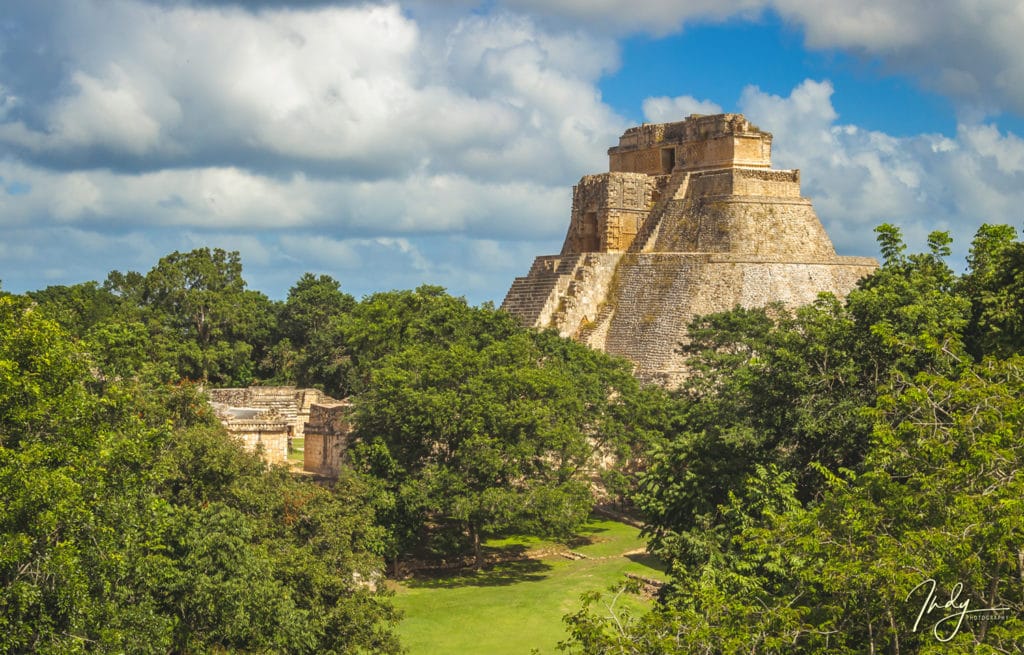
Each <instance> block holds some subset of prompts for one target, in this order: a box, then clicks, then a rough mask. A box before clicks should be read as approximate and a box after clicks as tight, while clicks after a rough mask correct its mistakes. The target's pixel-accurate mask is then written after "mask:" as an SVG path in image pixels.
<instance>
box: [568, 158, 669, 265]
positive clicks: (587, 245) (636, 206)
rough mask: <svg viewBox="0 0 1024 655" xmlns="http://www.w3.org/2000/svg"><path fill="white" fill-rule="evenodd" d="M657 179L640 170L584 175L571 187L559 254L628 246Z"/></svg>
mask: <svg viewBox="0 0 1024 655" xmlns="http://www.w3.org/2000/svg"><path fill="white" fill-rule="evenodd" d="M655 187H656V182H655V180H654V179H653V178H651V177H650V176H648V175H643V174H641V173H605V174H602V175H587V176H586V177H584V178H583V179H581V180H580V182H579V184H577V185H576V186H575V187H573V203H572V214H571V216H570V220H569V229H568V230H567V232H566V236H565V242H564V245H563V246H562V254H563V255H568V254H573V253H583V252H621V251H625V250H628V249H629V245H630V244H631V243H632V242H633V238H634V237H635V236H636V234H637V231H638V230H639V228H640V225H641V224H642V223H643V221H644V219H645V218H646V217H647V214H648V212H649V211H650V208H651V205H652V204H653V195H654V193H655Z"/></svg>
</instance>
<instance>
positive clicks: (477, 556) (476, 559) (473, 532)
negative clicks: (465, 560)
mask: <svg viewBox="0 0 1024 655" xmlns="http://www.w3.org/2000/svg"><path fill="white" fill-rule="evenodd" d="M469 534H470V537H472V539H473V568H474V569H476V570H478V571H479V570H480V567H481V566H483V565H484V554H483V551H482V550H481V548H480V531H479V530H477V529H476V527H475V526H472V525H471V526H469Z"/></svg>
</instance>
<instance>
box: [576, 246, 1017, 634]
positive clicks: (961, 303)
mask: <svg viewBox="0 0 1024 655" xmlns="http://www.w3.org/2000/svg"><path fill="white" fill-rule="evenodd" d="M1014 239H1015V233H1014V232H1013V231H1012V230H1010V229H1007V228H996V227H991V226H985V227H983V228H982V229H981V230H980V231H979V233H978V237H977V238H976V240H975V243H974V247H973V248H972V253H971V257H970V259H969V266H970V268H969V270H968V271H967V272H966V273H965V274H964V275H961V276H958V275H956V274H955V273H954V272H953V271H952V270H951V269H950V268H949V267H948V266H947V265H946V264H945V262H944V257H946V256H948V254H949V239H948V236H946V235H945V234H943V233H936V234H933V235H931V237H930V238H929V249H930V252H928V253H926V254H920V255H910V256H907V255H905V254H904V251H905V246H904V244H903V243H902V240H901V238H900V234H899V231H898V230H897V229H896V228H893V227H891V226H882V228H880V229H879V241H880V244H881V249H882V254H883V257H884V264H883V266H882V268H881V269H880V270H879V271H878V272H877V273H875V274H874V275H873V276H871V277H869V278H866V279H865V280H862V281H861V283H860V284H859V286H858V288H857V289H855V290H854V291H852V292H851V293H850V294H849V296H848V298H847V299H846V301H845V303H839V302H837V301H836V300H835V299H833V298H828V297H824V298H822V299H821V300H820V301H819V302H818V303H817V304H816V305H814V306H811V307H805V308H802V309H799V310H797V311H795V312H787V311H785V310H784V309H782V308H780V307H773V308H768V309H765V310H742V309H737V310H735V311H733V312H728V313H725V314H720V315H715V316H709V317H705V318H703V319H699V320H698V321H696V322H695V323H694V325H693V326H692V329H691V335H692V337H693V339H692V342H691V343H689V344H687V345H686V346H685V348H686V349H687V351H688V352H690V353H691V355H692V358H691V360H690V362H691V364H692V366H693V367H694V375H693V376H692V378H691V379H690V380H689V383H688V384H687V386H686V388H685V389H684V390H682V392H681V393H680V394H679V395H678V397H677V398H676V400H677V404H676V406H675V410H674V413H673V415H671V416H670V417H668V418H667V419H666V420H665V421H664V422H663V426H664V429H663V430H662V431H661V435H662V436H661V437H659V438H656V439H655V442H656V443H655V444H654V446H653V450H652V454H651V464H650V466H649V467H648V468H647V469H646V470H645V471H644V472H643V473H641V475H640V484H639V488H638V491H637V493H636V495H635V499H636V501H637V503H638V505H639V506H640V507H641V508H642V509H643V510H644V511H645V513H646V514H647V517H648V519H649V524H648V531H649V532H650V533H651V535H652V537H653V539H652V545H653V547H654V548H655V550H656V552H658V553H659V554H660V555H661V556H662V557H664V558H665V559H666V561H667V562H669V564H670V567H671V569H670V570H671V573H672V583H671V584H670V586H669V587H668V588H667V589H666V591H665V593H664V596H663V598H662V602H661V604H660V606H659V608H658V609H657V610H656V611H654V612H652V613H650V614H648V615H646V616H642V617H635V616H634V617H628V616H621V615H615V616H610V615H608V614H607V613H601V612H598V611H596V609H594V608H595V606H594V605H593V604H592V603H594V602H596V601H597V597H590V598H589V599H588V602H589V603H591V605H590V607H589V608H585V609H584V610H582V611H580V612H578V613H576V614H573V615H572V616H570V617H568V618H567V621H568V625H569V627H570V631H571V633H572V638H571V639H570V640H569V641H567V642H566V643H565V644H564V648H565V650H568V651H571V652H580V653H588V654H592V653H613V652H614V653H637V654H639V653H644V654H652V653H666V654H667V653H737V652H743V653H850V654H853V653H868V652H888V653H945V652H965V653H966V652H971V653H1011V652H1019V651H1020V649H1021V648H1024V585H1022V584H1021V583H1022V581H1024V506H1022V504H1021V503H1022V500H1021V499H1022V498H1024V495H1022V492H1024V466H1022V465H1024V413H1022V412H1024V406H1022V402H1021V398H1024V368H1022V366H1024V358H1022V357H1021V344H1022V342H1021V341H1020V338H1019V333H1020V322H1019V320H1018V318H1019V316H1020V314H1019V311H1017V310H1018V308H1019V307H1020V305H1019V303H1020V302H1021V300H1022V295H1021V287H1019V286H1016V287H1015V286H1014V284H1016V282H1017V277H1019V275H1018V269H1019V266H1020V262H1019V258H1018V253H1019V252H1020V251H1021V246H1022V244H1020V243H1019V242H1016V241H1015V240H1014ZM933 589H934V595H933V596H931V597H929V595H928V594H929V592H932V590H933ZM930 601H934V602H933V603H932V604H929V602H930ZM965 602H967V603H968V604H969V607H970V609H971V610H972V611H971V613H970V614H969V616H968V617H967V619H966V620H964V621H963V622H962V623H958V618H959V608H960V607H962V606H963V603H965ZM954 603H960V605H957V606H956V607H954ZM929 610H930V611H929ZM949 615H952V616H953V618H952V619H945V618H944V617H947V616H949ZM951 649H952V650H951Z"/></svg>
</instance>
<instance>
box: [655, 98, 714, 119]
mask: <svg viewBox="0 0 1024 655" xmlns="http://www.w3.org/2000/svg"><path fill="white" fill-rule="evenodd" d="M643 110H644V118H646V119H647V120H648V121H649V122H651V123H667V122H670V121H677V120H679V117H680V116H689V115H690V114H720V113H722V106H721V105H719V104H718V103H716V102H713V101H711V100H698V99H697V98H694V97H693V96H677V97H675V98H669V97H667V96H659V97H657V98H646V99H645V100H644V103H643Z"/></svg>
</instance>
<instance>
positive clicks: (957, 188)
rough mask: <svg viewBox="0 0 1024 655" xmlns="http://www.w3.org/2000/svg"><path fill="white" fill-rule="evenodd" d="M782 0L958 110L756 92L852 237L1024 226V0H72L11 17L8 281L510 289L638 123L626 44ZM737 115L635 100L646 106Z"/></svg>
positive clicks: (280, 288) (713, 107)
mask: <svg viewBox="0 0 1024 655" xmlns="http://www.w3.org/2000/svg"><path fill="white" fill-rule="evenodd" d="M1000 8H1001V9H1002V12H1001V13H1000V12H999V11H997V10H998V9H1000ZM468 9H475V10H474V11H472V12H470V11H467V10H468ZM769 10H770V11H776V12H778V13H779V14H780V15H781V16H782V17H783V18H784V19H786V20H788V21H790V22H791V23H792V24H794V25H797V26H799V27H800V28H801V29H802V30H803V32H804V34H805V35H806V39H807V42H808V44H809V45H810V46H812V47H817V48H824V49H834V48H842V49H846V50H849V51H853V52H856V53H860V54H863V55H864V56H866V57H869V58H873V59H877V58H880V59H881V60H882V61H884V62H887V65H889V66H890V67H891V68H892V69H893V70H895V71H902V72H907V73H911V74H914V75H917V76H918V77H919V79H921V80H922V82H923V83H926V84H929V85H932V86H933V87H934V88H936V89H939V90H941V91H943V92H944V93H947V94H949V95H951V96H952V97H954V98H957V99H958V100H959V101H960V103H961V105H960V106H961V107H962V108H963V117H962V121H961V125H960V127H959V128H958V131H957V133H956V134H955V135H950V136H942V135H928V134H921V135H912V136H904V137H894V136H891V135H887V134H884V133H881V132H877V131H870V130H864V129H863V128H860V127H858V126H856V125H849V124H844V123H843V122H841V119H840V117H839V116H837V115H836V112H835V109H834V107H833V106H832V103H831V96H832V87H831V85H829V84H828V83H827V82H815V81H808V82H805V83H803V84H801V85H799V86H798V87H797V88H795V89H793V91H792V92H791V93H790V94H788V95H782V96H776V95H770V94H767V93H765V92H763V91H761V90H759V89H757V88H756V87H751V88H748V89H747V90H746V91H745V92H744V94H743V97H742V98H740V100H739V105H740V108H741V109H742V110H743V111H745V112H746V113H747V114H748V115H749V116H750V118H751V119H752V120H754V121H755V122H757V123H759V124H761V125H762V126H763V127H765V129H768V130H771V131H773V132H774V133H775V135H776V140H775V160H776V162H777V164H779V165H782V166H791V167H799V168H801V169H802V170H803V180H804V190H805V193H806V195H809V196H810V197H812V199H813V200H814V201H815V205H816V207H817V208H818V211H819V213H820V214H821V215H822V217H823V219H824V220H825V222H826V225H827V227H828V228H829V230H830V232H831V233H832V235H833V237H834V240H835V241H836V242H837V245H838V246H839V247H840V250H843V251H845V252H851V253H853V252H855V253H864V254H871V253H872V252H873V251H874V245H873V241H872V238H871V235H870V229H869V228H870V227H871V226H873V225H875V224H877V223H878V222H880V221H883V220H896V221H901V222H903V223H904V225H905V227H906V228H907V231H908V234H909V235H910V236H911V238H915V237H921V238H922V239H923V233H924V232H926V231H927V230H928V229H932V228H934V227H949V228H951V229H953V230H954V231H955V232H956V233H957V237H958V239H959V240H960V242H961V243H965V242H966V239H969V236H970V233H971V232H973V229H974V227H975V226H976V223H977V222H980V221H981V220H989V221H1004V222H1007V221H1009V222H1014V221H1017V220H1019V219H1018V216H1017V214H1016V213H1015V212H1016V208H1017V207H1020V206H1021V204H1022V201H1024V197H1021V196H1022V192H1021V191H1020V189H1024V185H1022V184H1021V182H1022V181H1024V179H1022V176H1024V170H1022V169H1024V143H1022V141H1021V139H1019V138H1018V137H1017V136H1015V135H1013V134H1008V133H1006V132H1003V131H1000V129H999V128H998V127H997V126H996V125H993V124H990V123H987V122H985V120H984V116H985V112H986V111H990V110H992V109H993V108H996V109H998V108H1006V107H1010V108H1014V107H1017V106H1018V104H1015V103H1019V106H1024V95H1021V94H1024V91H1022V89H1024V64H1022V63H1020V62H1024V56H1021V54H1024V53H1022V50H1021V49H1022V48H1024V46H1022V45H1021V44H1020V40H1019V38H1017V37H1016V34H1017V33H1019V32H1020V31H1021V30H1020V29H1019V28H1020V27H1022V23H1021V21H1022V20H1024V19H1022V17H1021V11H1020V10H1019V8H1014V6H1011V5H1010V4H1005V5H1000V4H999V3H994V4H991V5H990V6H988V7H987V8H984V9H982V8H975V9H974V10H972V11H971V12H968V11H967V10H966V9H964V8H962V7H961V6H960V4H957V3H952V2H946V1H945V0H943V1H942V2H939V3H929V4H927V5H926V4H925V3H924V0H909V1H908V2H906V3H900V4H899V5H893V4H891V3H883V2H882V1H881V0H857V1H855V2H849V3H843V4H839V3H835V4H834V6H832V5H831V4H830V6H829V7H828V8H827V10H822V9H821V5H820V3H813V4H812V3H810V2H809V0H716V1H715V2H711V1H710V0H697V1H695V2H687V3H680V2H672V1H669V0H657V1H654V2H645V3H625V2H621V0H597V1H591V0H587V1H586V2H584V1H583V0H546V1H545V2H544V3H540V2H539V1H538V0H499V1H498V2H496V3H480V2H474V1H473V0H455V1H454V2H449V3H443V4H438V3H430V2H427V1H426V0H422V1H420V0H417V1H415V2H412V3H410V4H402V5H398V4H394V3H392V4H367V3H362V2H360V3H357V2H342V3H328V2H319V1H316V0H310V1H309V2H304V3H300V4H296V3H290V2H285V1H284V0H281V1H276V0H261V1H260V2H258V3H255V4H254V3H249V2H233V1H226V0H225V1H218V0H197V1H194V2H187V3H182V2H174V1H172V0H159V1H151V2H147V1H145V0H106V1H103V2H101V1H99V0H56V1H55V2H53V3H23V4H22V5H19V7H18V8H17V11H16V12H12V13H11V15H10V16H9V17H7V18H6V20H5V23H4V25H3V26H2V27H0V29H2V30H4V31H3V32H2V35H3V38H4V41H3V44H2V45H3V47H2V49H0V149H2V150H3V152H4V157H2V158H0V228H2V229H3V232H4V238H3V240H0V261H2V263H3V264H4V265H3V270H2V271H0V277H2V278H3V279H4V286H5V288H8V289H13V290H19V289H25V288H32V287H35V286H38V285H39V281H40V280H46V281H50V280H52V281H60V282H74V281H78V280H83V279H96V278H102V277H103V276H104V275H105V274H106V272H107V271H108V270H110V269H114V268H118V269H134V270H148V268H149V267H151V266H152V265H153V264H154V263H155V262H156V260H157V259H158V258H159V257H160V256H162V255H163V254H166V253H167V252H169V251H170V250H174V249H180V250H187V249H190V248H193V247H199V246H204V245H215V246H220V247H226V248H229V249H238V250H240V251H241V253H242V256H243V259H244V261H245V262H246V275H247V277H248V278H249V280H250V282H251V284H252V286H253V287H255V288H259V289H263V290H266V291H268V292H269V293H271V294H272V295H276V296H282V295H283V294H284V292H285V291H286V290H287V288H288V287H289V286H290V285H291V284H292V283H294V281H295V280H296V279H297V278H298V276H299V275H300V274H301V272H303V271H305V270H310V271H312V272H318V273H329V274H332V275H336V276H337V277H339V279H341V280H342V282H343V285H344V286H345V287H346V288H347V289H348V290H350V291H352V292H354V293H356V294H357V295H360V294H362V293H365V292H368V291H372V290H375V289H381V288H408V287H412V286H416V285H418V284H420V283H422V282H423V281H425V280H426V281H430V282H433V283H438V284H443V285H446V286H450V287H451V288H453V290H455V291H456V292H457V293H465V294H467V295H468V296H469V297H470V299H471V300H473V301H480V300H486V299H492V300H497V301H500V300H501V298H500V295H501V293H503V292H504V290H505V289H506V288H507V286H508V284H509V282H510V280H511V278H512V277H514V276H515V275H521V274H523V273H524V272H525V271H526V270H527V268H528V266H529V263H530V261H531V259H532V257H533V256H535V255H537V254H542V253H549V252H557V250H558V246H559V244H560V241H561V238H562V236H563V235H564V231H565V227H566V223H567V219H568V213H569V206H570V185H571V184H572V183H573V182H575V181H576V179H578V177H579V176H580V175H581V174H585V173H592V172H598V171H601V170H605V167H606V163H607V160H606V156H605V149H606V148H607V147H608V146H609V145H611V144H613V143H615V139H616V137H617V136H618V135H619V134H620V133H621V132H622V130H623V129H625V128H626V127H628V125H627V124H626V123H625V121H624V120H623V119H622V118H621V117H620V116H618V115H616V114H615V112H614V111H613V110H612V109H611V108H609V107H608V106H607V105H606V104H604V103H603V102H602V100H601V96H600V93H599V91H598V82H599V80H600V79H601V77H602V76H603V75H607V74H609V73H610V72H613V71H614V70H615V69H616V67H617V66H618V45H617V41H616V39H617V38H618V37H620V36H621V35H623V34H627V33H634V32H637V31H647V32H650V33H654V34H666V33H670V32H673V31H675V30H678V29H680V28H682V27H684V26H685V25H687V24H690V23H692V22H694V21H717V20H726V19H730V18H736V17H739V18H742V19H750V20H756V18H757V17H758V16H759V15H761V13H763V12H764V11H769ZM523 11H530V12H533V13H531V14H529V15H524V14H523V13H521V12H523ZM968 14H969V15H968ZM552 17H554V18H552ZM864 17H867V18H864ZM983 37H984V38H983ZM935 44H943V47H941V48H936V47H935ZM716 100H718V101H723V99H716ZM724 100H731V99H724ZM719 110H720V107H719V105H718V104H716V103H715V102H713V101H710V100H701V99H698V98H694V97H691V96H679V97H674V98H669V97H660V98H649V99H648V100H647V101H646V102H645V103H644V115H645V117H646V118H647V120H651V121H661V120H674V119H678V117H679V116H680V115H685V114H689V113H712V112H717V111H719Z"/></svg>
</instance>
